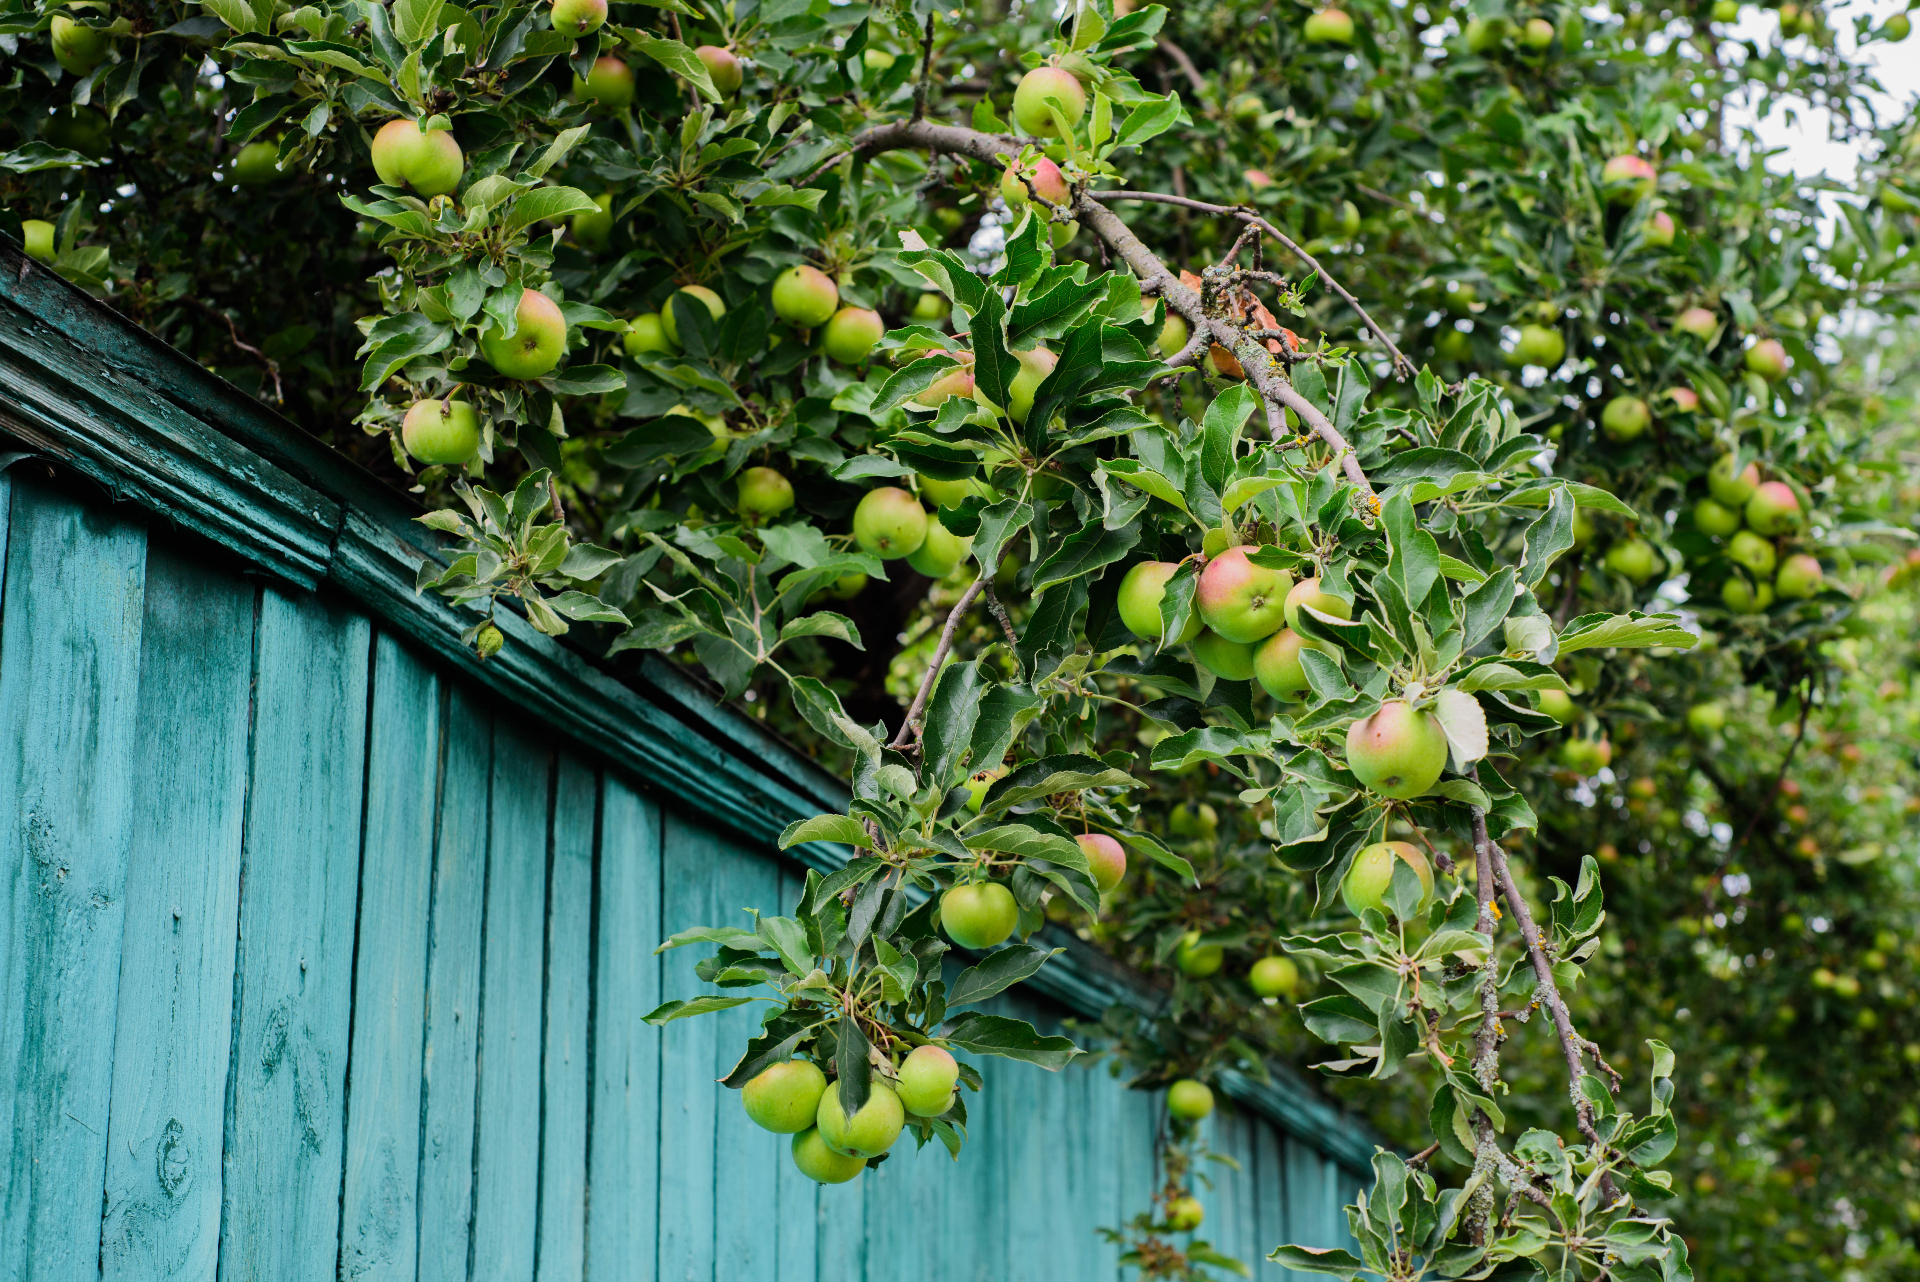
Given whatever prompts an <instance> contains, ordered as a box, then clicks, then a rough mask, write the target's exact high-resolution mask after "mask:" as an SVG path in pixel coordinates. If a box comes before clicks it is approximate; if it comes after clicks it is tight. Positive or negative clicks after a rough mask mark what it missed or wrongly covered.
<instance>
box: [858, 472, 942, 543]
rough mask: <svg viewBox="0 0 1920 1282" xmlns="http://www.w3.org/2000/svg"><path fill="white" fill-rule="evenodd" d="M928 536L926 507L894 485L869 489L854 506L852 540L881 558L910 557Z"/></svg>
mask: <svg viewBox="0 0 1920 1282" xmlns="http://www.w3.org/2000/svg"><path fill="white" fill-rule="evenodd" d="M926 538H927V509H925V508H923V507H921V506H920V500H919V499H917V498H915V497H914V496H913V495H911V494H909V493H907V491H905V490H903V489H899V488H897V487H895V486H892V485H883V486H881V487H880V488H878V489H874V490H868V491H867V492H866V494H865V495H864V496H863V497H862V498H861V500H860V503H859V506H857V507H855V508H854V509H853V539H854V542H856V543H858V544H859V545H860V547H861V548H862V549H863V550H865V551H868V552H871V553H873V554H874V555H875V556H877V557H880V558H881V559H882V560H886V561H895V560H898V559H900V558H901V557H903V556H911V555H912V554H913V552H914V551H915V550H916V549H917V548H918V547H919V546H920V545H921V544H922V543H924V542H925V541H926Z"/></svg>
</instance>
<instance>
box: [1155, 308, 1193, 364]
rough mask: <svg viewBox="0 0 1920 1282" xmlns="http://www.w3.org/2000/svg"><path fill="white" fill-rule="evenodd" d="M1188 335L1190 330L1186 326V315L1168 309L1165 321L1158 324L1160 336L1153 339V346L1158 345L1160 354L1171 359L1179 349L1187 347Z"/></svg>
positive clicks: (1183, 349)
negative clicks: (1160, 324)
mask: <svg viewBox="0 0 1920 1282" xmlns="http://www.w3.org/2000/svg"><path fill="white" fill-rule="evenodd" d="M1188 336H1190V330H1188V328H1187V317H1183V315H1181V313H1177V311H1169V313H1167V321H1165V324H1162V326H1160V338H1156V340H1154V347H1158V349H1160V355H1164V357H1165V359H1169V361H1171V359H1173V357H1177V355H1179V353H1181V351H1185V349H1187V340H1188Z"/></svg>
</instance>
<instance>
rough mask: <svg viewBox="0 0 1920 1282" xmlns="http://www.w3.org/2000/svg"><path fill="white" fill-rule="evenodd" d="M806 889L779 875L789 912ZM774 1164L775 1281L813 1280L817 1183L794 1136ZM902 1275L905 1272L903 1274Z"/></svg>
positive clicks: (786, 873)
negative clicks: (799, 1160) (798, 1155)
mask: <svg viewBox="0 0 1920 1282" xmlns="http://www.w3.org/2000/svg"><path fill="white" fill-rule="evenodd" d="M805 890H806V878H805V876H804V875H802V874H801V873H799V872H797V871H795V870H794V869H793V868H791V867H788V868H786V869H783V871H782V873H781V877H780V908H781V911H782V912H791V911H792V909H793V907H794V905H796V904H798V903H799V902H800V896H801V894H802V893H803V892H804V891H805ZM782 1139H783V1140H784V1143H782V1144H781V1145H780V1149H779V1156H778V1157H777V1159H776V1162H775V1164H776V1166H777V1167H778V1168H779V1192H778V1195H777V1196H778V1199H779V1207H780V1223H779V1225H778V1226H777V1228H776V1230H775V1235H774V1236H775V1242H776V1244H777V1246H778V1248H779V1249H778V1258H777V1267H776V1269H775V1274H774V1276H775V1278H776V1282H816V1278H817V1275H816V1273H815V1270H814V1249H815V1241H816V1238H817V1236H818V1233H819V1220H818V1217H819V1213H820V1198H821V1195H822V1193H823V1190H822V1189H821V1187H820V1186H819V1185H818V1184H815V1183H814V1182H813V1181H812V1180H810V1179H808V1178H807V1177H806V1176H804V1175H802V1174H800V1168H799V1167H797V1166H795V1165H794V1164H793V1140H792V1138H791V1137H785V1136H783V1137H782ZM903 1276H904V1274H903Z"/></svg>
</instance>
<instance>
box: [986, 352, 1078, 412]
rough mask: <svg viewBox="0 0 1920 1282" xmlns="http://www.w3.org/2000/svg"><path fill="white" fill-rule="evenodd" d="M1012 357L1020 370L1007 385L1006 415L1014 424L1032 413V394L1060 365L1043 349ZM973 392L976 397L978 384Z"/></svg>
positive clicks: (1017, 353) (1018, 353) (1058, 360)
mask: <svg viewBox="0 0 1920 1282" xmlns="http://www.w3.org/2000/svg"><path fill="white" fill-rule="evenodd" d="M1013 355H1014V358H1015V359H1016V360H1018V361H1019V362H1020V369H1019V372H1018V373H1016V374H1015V375H1014V376H1013V378H1012V379H1011V380H1010V381H1009V382H1008V383H1007V415H1008V417H1010V418H1012V419H1013V421H1014V422H1016V423H1025V422H1026V421H1027V415H1028V414H1030V413H1032V412H1033V396H1034V393H1035V392H1037V391H1039V390H1040V384H1042V383H1044V382H1046V380H1047V375H1049V374H1051V373H1053V367H1054V366H1055V365H1058V364H1059V363H1060V358H1059V357H1058V356H1055V355H1054V354H1053V353H1052V352H1050V351H1048V350H1047V349H1046V348H1044V347H1035V348H1032V349H1031V350H1029V351H1024V352H1015V353H1014V354H1013ZM974 392H975V395H976V396H977V395H978V393H979V385H978V384H975V385H974Z"/></svg>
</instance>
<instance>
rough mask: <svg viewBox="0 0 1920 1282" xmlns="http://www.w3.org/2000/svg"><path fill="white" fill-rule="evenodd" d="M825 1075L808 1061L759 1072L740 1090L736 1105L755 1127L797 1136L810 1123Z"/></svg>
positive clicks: (768, 1068) (817, 1106) (784, 1064)
mask: <svg viewBox="0 0 1920 1282" xmlns="http://www.w3.org/2000/svg"><path fill="white" fill-rule="evenodd" d="M826 1091H827V1075H826V1074H825V1073H822V1072H821V1071H820V1070H819V1068H817V1067H816V1066H815V1065H814V1063H813V1061H812V1060H806V1059H790V1060H787V1061H786V1062H785V1063H782V1064H772V1065H769V1066H768V1067H766V1068H764V1069H762V1070H760V1073H759V1075H758V1076H757V1077H755V1078H754V1079H753V1080H752V1081H750V1082H748V1083H747V1084H746V1085H745V1086H743V1087H741V1088H740V1103H741V1105H742V1107H744V1108H745V1109H746V1110H747V1116H748V1117H749V1118H751V1119H752V1121H753V1124H754V1125H755V1126H759V1127H763V1128H765V1129H766V1130H769V1131H772V1132H773V1133H774V1134H776V1135H797V1134H799V1133H800V1132H801V1131H804V1130H806V1129H807V1128H808V1127H809V1126H812V1125H813V1124H814V1116H815V1114H816V1113H818V1112H819V1109H820V1097H821V1096H822V1095H824V1094H826Z"/></svg>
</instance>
